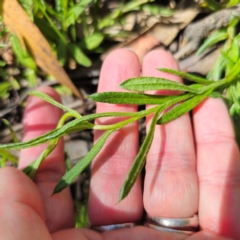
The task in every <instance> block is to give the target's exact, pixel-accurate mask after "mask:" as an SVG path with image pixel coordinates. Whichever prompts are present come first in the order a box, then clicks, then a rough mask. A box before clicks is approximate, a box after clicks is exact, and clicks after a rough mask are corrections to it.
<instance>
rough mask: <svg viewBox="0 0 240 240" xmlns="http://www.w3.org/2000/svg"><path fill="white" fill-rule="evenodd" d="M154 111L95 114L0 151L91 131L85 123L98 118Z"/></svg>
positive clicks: (11, 144)
mask: <svg viewBox="0 0 240 240" xmlns="http://www.w3.org/2000/svg"><path fill="white" fill-rule="evenodd" d="M155 109H156V107H155V108H151V109H148V110H144V111H140V112H107V113H95V114H90V115H87V116H83V117H81V118H78V119H75V120H72V121H70V122H69V123H67V124H65V125H64V126H62V127H61V128H59V129H54V130H52V131H50V132H48V133H46V134H44V135H42V136H39V137H37V138H34V139H32V140H29V141H27V142H20V143H10V144H0V149H23V148H29V147H33V146H36V145H39V144H42V143H46V142H48V141H50V140H52V139H54V138H58V137H61V136H63V135H64V134H65V133H71V132H74V131H78V130H83V129H92V128H93V126H94V125H93V124H91V123H88V122H86V121H91V120H94V119H96V118H100V117H138V116H139V117H145V116H146V115H147V114H150V113H152V112H154V111H155Z"/></svg>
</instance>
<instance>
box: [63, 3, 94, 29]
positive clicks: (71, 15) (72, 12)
mask: <svg viewBox="0 0 240 240" xmlns="http://www.w3.org/2000/svg"><path fill="white" fill-rule="evenodd" d="M91 2H93V0H81V1H79V2H78V3H76V4H75V5H74V6H73V7H71V8H70V9H69V10H68V12H67V16H66V20H65V25H66V26H67V27H69V26H70V25H71V24H74V22H75V21H76V20H77V19H78V18H79V16H80V15H81V14H82V13H83V11H84V10H85V9H86V8H87V6H88V5H89V4H90V3H91Z"/></svg>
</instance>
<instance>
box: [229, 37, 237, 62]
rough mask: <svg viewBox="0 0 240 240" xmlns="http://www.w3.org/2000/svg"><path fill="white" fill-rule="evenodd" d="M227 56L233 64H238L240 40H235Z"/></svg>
mask: <svg viewBox="0 0 240 240" xmlns="http://www.w3.org/2000/svg"><path fill="white" fill-rule="evenodd" d="M227 54H228V56H229V57H230V58H231V60H232V61H233V62H237V60H238V59H239V57H240V49H239V40H237V39H236V38H235V39H233V41H232V44H231V47H230V49H229V51H228V53H227Z"/></svg>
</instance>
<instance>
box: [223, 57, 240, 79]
mask: <svg viewBox="0 0 240 240" xmlns="http://www.w3.org/2000/svg"><path fill="white" fill-rule="evenodd" d="M239 66H240V59H239V60H238V61H237V62H236V63H235V65H234V66H233V67H232V69H231V70H230V71H229V73H228V74H227V76H226V79H227V80H228V81H229V82H231V81H233V80H234V79H235V77H236V76H237V75H238V74H239V73H240V67H239Z"/></svg>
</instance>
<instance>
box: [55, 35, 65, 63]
mask: <svg viewBox="0 0 240 240" xmlns="http://www.w3.org/2000/svg"><path fill="white" fill-rule="evenodd" d="M57 55H58V61H59V63H60V65H61V66H64V65H65V63H66V60H67V48H66V45H65V43H64V42H63V41H61V39H60V41H59V43H58V46H57Z"/></svg>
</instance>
